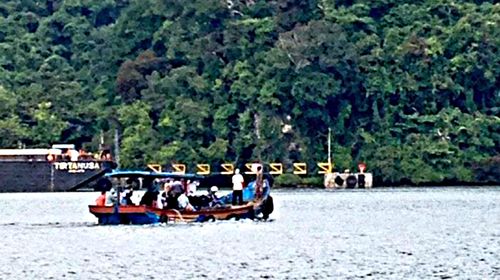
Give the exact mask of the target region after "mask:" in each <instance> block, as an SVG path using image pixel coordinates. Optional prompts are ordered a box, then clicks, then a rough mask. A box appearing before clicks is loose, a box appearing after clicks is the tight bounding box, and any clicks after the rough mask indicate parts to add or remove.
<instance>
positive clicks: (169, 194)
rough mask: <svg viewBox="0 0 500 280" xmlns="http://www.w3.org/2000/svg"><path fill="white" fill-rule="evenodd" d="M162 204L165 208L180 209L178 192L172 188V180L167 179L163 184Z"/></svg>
mask: <svg viewBox="0 0 500 280" xmlns="http://www.w3.org/2000/svg"><path fill="white" fill-rule="evenodd" d="M161 204H162V207H163V209H178V208H179V203H178V202H177V196H176V193H175V192H174V191H173V190H172V183H171V181H167V182H166V183H165V184H164V185H163V193H162V194H161Z"/></svg>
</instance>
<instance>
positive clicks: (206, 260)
mask: <svg viewBox="0 0 500 280" xmlns="http://www.w3.org/2000/svg"><path fill="white" fill-rule="evenodd" d="M95 197H97V193H49V194H47V193H44V194H41V193H16V194H0V211H1V213H2V215H0V232H1V233H2V235H1V236H2V242H0V252H2V258H0V279H61V278H68V279H118V278H123V279H217V278H220V279H260V278H274V279H325V278H329V279H338V278H342V279H343V278H352V279H355V278H363V279H387V278H390V279H407V278H425V279H429V278H436V279H446V278H454V279H495V278H496V279H498V278H499V277H500V261H499V260H500V188H498V187H491V188H468V189H466V188H426V189H415V188H408V189H390V188H383V189H372V190H354V191H348V190H343V191H327V190H303V191H290V190H285V191H275V192H274V201H275V213H273V214H272V215H271V217H272V218H273V220H272V221H268V222H253V221H225V222H215V223H205V224H167V225H151V226H97V225H96V219H95V218H94V217H93V216H92V215H91V214H89V213H88V209H87V205H88V204H89V203H91V202H93V201H94V199H95Z"/></svg>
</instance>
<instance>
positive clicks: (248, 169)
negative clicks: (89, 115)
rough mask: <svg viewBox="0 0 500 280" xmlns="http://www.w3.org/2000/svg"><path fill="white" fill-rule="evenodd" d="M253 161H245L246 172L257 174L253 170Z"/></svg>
mask: <svg viewBox="0 0 500 280" xmlns="http://www.w3.org/2000/svg"><path fill="white" fill-rule="evenodd" d="M252 167H253V163H245V168H246V171H245V174H255V171H253V168H252Z"/></svg>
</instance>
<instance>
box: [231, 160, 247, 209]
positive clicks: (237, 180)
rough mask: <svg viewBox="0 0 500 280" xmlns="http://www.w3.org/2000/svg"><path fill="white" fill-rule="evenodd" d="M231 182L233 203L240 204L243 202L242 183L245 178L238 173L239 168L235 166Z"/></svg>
mask: <svg viewBox="0 0 500 280" xmlns="http://www.w3.org/2000/svg"><path fill="white" fill-rule="evenodd" d="M232 182H233V199H232V204H233V205H242V204H243V183H244V182H245V180H244V179H243V176H242V175H241V174H240V170H239V169H238V168H236V170H235V171H234V175H233V178H232Z"/></svg>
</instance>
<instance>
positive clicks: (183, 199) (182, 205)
mask: <svg viewBox="0 0 500 280" xmlns="http://www.w3.org/2000/svg"><path fill="white" fill-rule="evenodd" d="M177 203H178V204H179V210H186V211H195V209H194V207H193V205H191V203H189V198H188V197H187V195H186V194H185V193H182V194H181V195H179V197H178V198H177Z"/></svg>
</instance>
